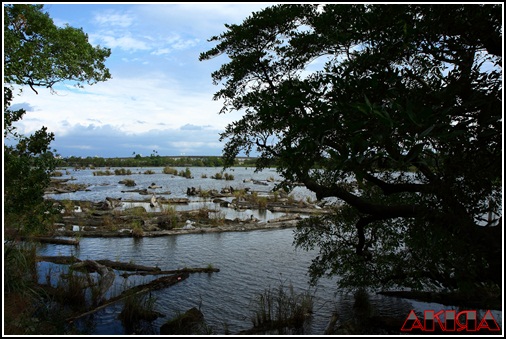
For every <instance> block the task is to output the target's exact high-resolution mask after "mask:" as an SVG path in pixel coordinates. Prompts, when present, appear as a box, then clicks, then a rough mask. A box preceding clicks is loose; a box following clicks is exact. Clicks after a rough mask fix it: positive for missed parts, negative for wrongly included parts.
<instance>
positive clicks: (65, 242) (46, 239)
mask: <svg viewBox="0 0 506 339" xmlns="http://www.w3.org/2000/svg"><path fill="white" fill-rule="evenodd" d="M21 240H23V241H27V240H28V241H38V242H41V243H46V244H58V245H74V246H78V245H79V240H77V239H60V238H52V237H21Z"/></svg>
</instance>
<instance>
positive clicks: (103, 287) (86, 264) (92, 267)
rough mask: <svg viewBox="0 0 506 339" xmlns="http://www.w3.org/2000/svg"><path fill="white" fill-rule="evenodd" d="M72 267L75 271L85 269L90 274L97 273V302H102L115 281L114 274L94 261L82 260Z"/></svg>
mask: <svg viewBox="0 0 506 339" xmlns="http://www.w3.org/2000/svg"><path fill="white" fill-rule="evenodd" d="M72 267H73V268H76V269H83V268H86V269H87V270H88V271H90V272H98V274H99V275H100V279H99V281H98V291H97V292H98V294H97V300H99V301H100V300H102V298H103V296H104V295H105V293H106V292H107V290H108V289H109V287H111V286H112V284H113V282H114V279H116V274H115V273H114V271H113V270H112V269H111V268H110V267H109V268H108V267H105V266H104V265H101V264H99V263H97V262H96V261H94V260H83V261H80V262H78V263H75V264H74V265H73V266H72Z"/></svg>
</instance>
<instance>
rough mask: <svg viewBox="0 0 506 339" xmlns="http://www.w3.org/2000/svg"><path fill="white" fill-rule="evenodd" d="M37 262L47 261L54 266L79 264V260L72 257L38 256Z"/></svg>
mask: <svg viewBox="0 0 506 339" xmlns="http://www.w3.org/2000/svg"><path fill="white" fill-rule="evenodd" d="M37 261H47V262H52V263H55V264H66V265H71V264H74V263H76V262H81V259H78V258H76V257H74V256H38V257H37Z"/></svg>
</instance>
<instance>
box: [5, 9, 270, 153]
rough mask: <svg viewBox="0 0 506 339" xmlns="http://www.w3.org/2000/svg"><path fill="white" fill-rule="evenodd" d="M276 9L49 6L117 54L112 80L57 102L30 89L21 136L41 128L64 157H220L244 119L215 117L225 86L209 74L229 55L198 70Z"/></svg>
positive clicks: (110, 63)
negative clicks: (255, 15) (228, 129)
mask: <svg viewBox="0 0 506 339" xmlns="http://www.w3.org/2000/svg"><path fill="white" fill-rule="evenodd" d="M269 5H272V3H123V4H113V3H110V4H107V3H104V4H98V3H95V4H86V3H79V4H73V3H68V4H60V3H45V5H44V10H45V11H47V12H48V13H49V16H50V17H51V18H52V19H53V20H54V22H55V24H56V25H58V26H63V25H65V24H69V25H70V26H72V27H76V28H82V29H83V30H84V32H85V33H87V34H88V36H89V42H90V43H91V44H92V45H93V46H97V45H100V46H101V47H108V48H110V49H111V51H112V53H111V56H110V57H109V58H108V60H107V61H106V66H107V67H108V68H109V70H110V72H111V74H112V79H110V80H108V81H106V82H103V83H98V84H95V85H93V86H86V87H85V88H84V89H76V88H74V87H72V86H71V84H60V85H58V86H56V87H55V89H56V92H57V93H56V94H51V93H50V91H49V90H45V89H40V90H38V92H39V94H38V95H37V94H35V93H34V92H33V91H31V90H30V89H29V88H27V89H25V90H24V91H23V93H22V94H21V95H20V96H19V97H17V98H16V99H15V101H14V102H13V105H12V109H17V108H20V107H22V108H25V109H26V110H27V114H26V115H25V116H24V118H23V119H22V121H21V122H19V123H18V124H17V125H16V127H17V128H18V130H19V131H20V132H21V133H24V134H26V135H29V134H31V133H33V132H34V131H36V130H39V129H40V128H41V127H42V126H46V127H47V128H48V131H50V132H53V133H54V134H55V141H53V143H52V144H51V146H52V148H54V149H55V150H56V151H57V153H58V154H60V155H62V156H64V157H67V156H84V157H86V156H100V157H127V156H132V155H133V153H134V152H135V154H142V155H150V154H151V153H153V151H155V150H156V152H157V153H158V154H159V155H162V156H163V155H213V156H219V155H221V153H222V149H223V146H224V144H223V143H220V142H219V133H220V132H222V131H223V130H224V128H225V126H226V125H227V124H229V123H231V122H232V121H235V120H238V119H240V117H241V115H240V113H239V112H236V113H230V114H218V112H219V110H220V108H221V102H220V101H214V100H213V99H212V97H213V94H214V93H215V92H217V91H218V90H219V89H220V87H218V86H215V85H213V84H212V79H211V73H212V72H213V71H215V70H217V69H218V68H219V67H220V66H221V65H222V64H224V63H226V62H227V58H226V56H220V57H217V58H215V59H213V60H208V61H199V60H198V57H199V54H200V53H202V52H205V51H207V50H209V49H210V48H212V47H213V46H214V43H210V42H208V41H207V40H208V39H209V38H210V37H212V36H213V35H219V34H221V33H223V32H225V30H226V28H225V26H224V25H225V24H240V23H241V22H242V21H243V20H244V19H245V18H246V17H248V16H249V15H251V14H252V12H254V11H259V10H260V9H262V8H264V7H267V6H269Z"/></svg>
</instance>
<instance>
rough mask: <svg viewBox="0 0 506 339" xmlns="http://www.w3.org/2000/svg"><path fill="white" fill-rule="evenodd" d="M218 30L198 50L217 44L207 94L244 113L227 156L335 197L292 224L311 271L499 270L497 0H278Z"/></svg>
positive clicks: (456, 277)
mask: <svg viewBox="0 0 506 339" xmlns="http://www.w3.org/2000/svg"><path fill="white" fill-rule="evenodd" d="M226 28H227V31H226V32H224V33H222V34H221V35H219V36H214V37H212V38H211V39H210V41H214V42H217V45H216V47H214V48H211V49H210V50H209V51H207V52H204V53H202V54H201V55H200V60H208V59H211V58H214V57H218V56H220V55H222V54H226V55H227V56H228V58H229V59H228V60H227V63H225V64H223V65H222V66H221V68H220V69H219V70H217V71H215V72H214V73H213V74H212V78H213V80H214V83H215V84H216V85H219V84H221V85H222V88H221V89H220V90H218V91H217V93H216V94H215V96H214V98H215V99H216V100H218V99H219V100H223V101H224V105H223V108H222V110H221V113H227V112H229V111H242V112H244V114H243V116H242V118H241V119H240V120H238V121H235V122H233V123H231V124H230V125H228V126H227V127H226V130H225V131H224V132H223V133H222V135H221V139H222V140H225V141H226V144H225V148H224V155H225V158H226V159H228V161H229V163H230V164H231V163H232V160H233V159H234V157H235V156H237V154H239V152H241V151H244V152H246V153H250V152H252V151H256V152H258V154H260V157H259V159H258V162H257V168H258V169H262V168H264V167H265V166H268V165H269V164H272V161H274V160H275V161H276V164H277V165H278V170H279V172H280V174H282V175H283V176H284V178H286V184H287V185H289V184H290V183H294V182H302V183H304V184H305V186H306V187H307V188H309V189H310V190H312V191H314V192H315V193H316V196H317V198H318V199H324V198H329V197H335V198H338V201H339V202H342V206H340V207H339V208H336V212H335V213H334V214H333V215H331V216H321V217H312V218H309V219H306V220H304V221H302V222H300V224H299V227H298V229H297V232H296V236H295V244H296V245H297V246H301V247H303V248H313V247H315V248H318V249H319V255H318V257H317V258H315V259H314V261H313V263H312V265H311V266H310V273H311V276H312V278H313V281H314V282H315V281H316V280H317V279H318V278H319V277H321V276H324V275H326V274H330V275H337V276H338V277H339V283H340V285H341V286H348V287H358V286H377V287H385V286H395V285H401V286H410V287H416V288H426V287H431V288H434V287H446V288H464V287H469V286H475V284H476V283H493V284H500V283H501V279H502V225H500V226H499V227H493V226H492V225H488V226H487V227H484V226H483V225H484V224H486V223H487V222H488V221H489V220H488V219H487V218H485V220H484V216H486V215H488V214H487V213H488V212H490V211H492V212H497V213H502V211H501V206H502V201H501V197H502V178H501V176H502V102H501V94H502V68H501V67H502V66H501V65H502V8H501V5H494V4H490V5H473V4H471V5H462V4H460V5H424V4H421V5H416V4H414V5H408V4H402V5H368V4H357V5H349V4H343V5H339V4H327V5H306V4H305V5H291V4H285V5H276V6H271V7H269V8H266V9H264V10H262V11H260V12H256V13H253V14H252V15H251V16H250V17H248V18H247V19H245V20H244V21H243V23H242V24H240V25H226ZM492 215H494V216H496V217H497V215H496V214H492ZM493 219H494V218H492V219H491V220H493ZM490 224H492V223H490ZM495 224H497V220H495Z"/></svg>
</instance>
